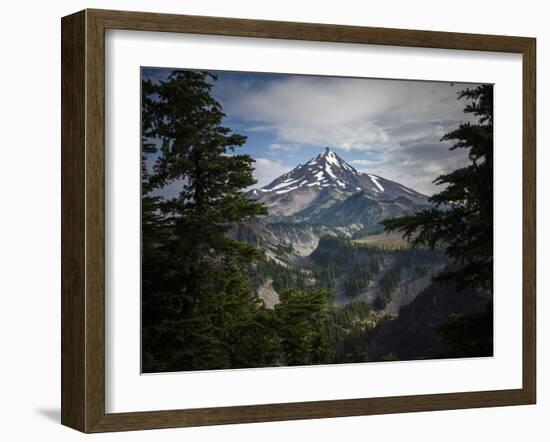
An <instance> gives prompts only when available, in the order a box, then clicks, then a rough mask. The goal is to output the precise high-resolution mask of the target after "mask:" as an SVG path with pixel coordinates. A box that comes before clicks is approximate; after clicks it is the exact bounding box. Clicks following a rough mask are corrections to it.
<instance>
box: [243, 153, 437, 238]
mask: <svg viewBox="0 0 550 442" xmlns="http://www.w3.org/2000/svg"><path fill="white" fill-rule="evenodd" d="M247 196H248V198H250V199H254V200H257V201H260V202H262V203H263V204H264V205H265V206H266V207H267V209H268V215H267V217H265V219H264V221H265V222H268V223H270V222H276V223H300V224H303V223H306V224H314V225H323V226H331V227H338V228H340V229H343V230H342V233H344V234H347V235H351V234H353V233H355V232H358V231H364V230H366V231H378V230H380V225H379V224H378V221H380V220H382V219H384V218H387V217H391V216H399V215H405V214H410V213H414V212H416V211H418V210H419V209H422V208H425V207H427V206H429V203H428V197H426V196H425V195H423V194H421V193H419V192H417V191H415V190H413V189H411V188H409V187H406V186H404V185H402V184H399V183H396V182H394V181H391V180H388V179H386V178H383V177H381V176H378V175H374V174H371V173H364V172H360V171H358V170H357V169H355V168H354V167H353V166H351V165H350V164H348V163H347V162H346V161H344V160H343V159H342V158H340V157H339V156H338V155H337V154H336V153H335V152H333V151H332V150H330V149H329V148H328V147H327V148H326V149H325V151H324V152H322V153H320V154H319V155H317V156H316V157H315V158H312V159H311V160H309V161H308V162H307V163H305V164H300V165H298V166H297V167H295V168H294V169H293V170H291V171H290V172H288V173H285V174H284V175H281V176H280V177H278V178H277V179H276V180H274V181H273V182H271V183H270V184H268V185H267V186H265V187H262V188H259V189H253V190H251V191H249V192H248V194H247Z"/></svg>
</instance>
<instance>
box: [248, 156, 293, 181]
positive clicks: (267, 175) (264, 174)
mask: <svg viewBox="0 0 550 442" xmlns="http://www.w3.org/2000/svg"><path fill="white" fill-rule="evenodd" d="M293 167H294V166H293V165H288V164H284V163H282V162H281V161H277V160H270V159H268V158H256V162H255V163H254V177H255V178H256V179H257V180H258V183H257V184H255V185H254V186H252V187H263V186H266V185H267V184H269V183H271V181H273V180H274V179H275V178H278V177H280V176H281V175H283V174H284V173H287V172H288V171H290V170H292V169H293Z"/></svg>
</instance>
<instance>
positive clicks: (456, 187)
mask: <svg viewBox="0 0 550 442" xmlns="http://www.w3.org/2000/svg"><path fill="white" fill-rule="evenodd" d="M140 112H141V371H142V373H144V374H145V373H151V374H152V373H165V372H180V371H197V370H228V369H252V368H262V367H291V366H315V365H330V364H352V363H353V364H358V363H371V362H378V363H395V361H414V360H426V359H448V358H482V357H492V356H493V85H492V84H485V83H462V82H459V81H457V82H448V81H416V80H407V79H384V78H380V79H378V78H359V77H336V76H321V75H302V74H285V73H268V72H265V73H264V72H236V71H213V70H201V69H187V68H185V69H183V68H173V67H162V66H160V67H159V66H152V67H149V66H147V67H145V66H142V67H141V110H140Z"/></svg>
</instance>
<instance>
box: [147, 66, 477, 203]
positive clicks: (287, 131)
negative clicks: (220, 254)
mask: <svg viewBox="0 0 550 442" xmlns="http://www.w3.org/2000/svg"><path fill="white" fill-rule="evenodd" d="M171 71H172V70H171V69H149V68H148V69H143V70H142V75H143V77H144V78H151V79H154V80H162V79H165V78H166V77H167V76H168V75H169V74H170V72H171ZM216 75H217V77H218V80H217V81H213V84H214V88H213V95H214V97H215V98H216V99H217V100H218V101H219V102H220V103H221V105H222V108H223V111H224V112H225V113H226V114H227V117H226V118H225V120H224V125H225V126H228V127H230V128H231V129H233V130H234V131H235V132H238V133H240V134H243V135H246V136H247V137H248V139H247V142H246V145H245V146H243V147H242V148H241V149H240V152H243V153H248V154H250V155H251V156H252V157H253V158H254V159H255V160H256V170H255V176H256V179H257V180H258V185H259V186H263V185H266V184H268V183H269V182H271V181H272V180H273V179H275V178H277V177H278V176H280V175H281V174H283V173H285V172H287V171H289V170H291V169H293V168H294V167H296V166H297V165H298V164H303V163H305V162H307V161H308V160H309V159H310V158H312V157H314V156H316V155H317V154H318V153H319V152H321V151H323V150H324V148H325V146H330V148H331V149H332V150H334V151H335V152H336V153H337V154H338V155H340V157H342V158H343V159H344V160H345V161H347V162H349V163H350V164H352V165H353V166H355V168H357V169H359V170H362V171H365V172H369V173H374V174H376V175H380V176H382V177H384V178H387V179H390V180H394V181H397V182H399V183H401V184H404V185H406V186H409V187H412V188H413V189H415V190H417V191H419V192H422V193H425V194H427V195H431V194H433V193H434V192H437V191H438V188H437V186H434V185H433V184H432V181H433V180H434V178H436V177H437V176H438V175H440V174H442V173H446V172H449V171H451V170H454V169H456V168H458V167H461V166H463V165H464V164H466V162H467V158H466V156H465V153H464V152H463V151H462V150H459V151H452V152H451V151H449V146H450V144H449V143H442V142H440V141H439V140H440V139H441V137H442V136H443V135H444V134H445V133H447V132H449V131H450V130H452V129H453V128H455V127H456V126H457V125H458V124H459V123H460V122H462V121H464V120H465V118H466V117H465V114H464V113H463V108H464V105H465V102H464V100H457V92H458V91H460V90H462V89H464V88H465V87H475V86H476V85H472V84H459V83H445V82H419V81H401V80H378V79H364V78H344V77H322V76H306V75H287V74H266V73H248V72H216Z"/></svg>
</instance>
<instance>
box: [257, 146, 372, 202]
mask: <svg viewBox="0 0 550 442" xmlns="http://www.w3.org/2000/svg"><path fill="white" fill-rule="evenodd" d="M362 181H363V177H362V174H361V172H359V171H358V170H357V169H355V168H354V167H353V166H351V165H350V164H348V163H346V162H345V161H344V160H343V159H342V158H340V157H339V156H338V155H337V154H336V153H335V152H334V151H332V150H330V148H328V147H327V148H326V149H325V151H324V152H321V153H320V154H319V155H317V156H316V157H314V158H312V159H310V160H309V161H308V162H307V163H305V164H300V165H298V166H297V167H296V168H294V169H293V170H291V171H290V172H288V173H286V174H284V175H282V176H280V177H279V178H277V179H276V180H275V181H273V182H271V183H270V184H268V185H267V186H265V187H263V188H261V189H258V191H259V192H260V193H271V192H275V193H276V194H278V195H281V194H284V193H287V192H291V191H293V190H297V189H301V188H308V187H314V188H319V189H322V188H336V189H340V190H346V191H353V190H354V189H356V190H360V189H357V188H362Z"/></svg>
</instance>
